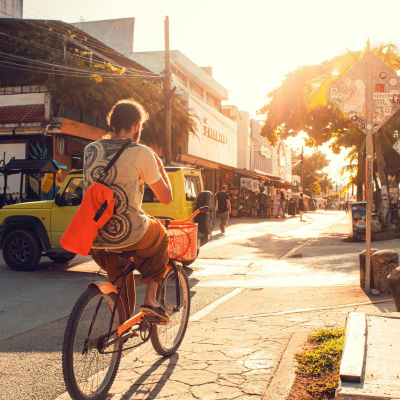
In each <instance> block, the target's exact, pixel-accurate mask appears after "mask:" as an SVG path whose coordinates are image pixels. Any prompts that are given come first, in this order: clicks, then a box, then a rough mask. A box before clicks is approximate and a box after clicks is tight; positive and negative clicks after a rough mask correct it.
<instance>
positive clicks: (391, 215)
mask: <svg viewBox="0 0 400 400" xmlns="http://www.w3.org/2000/svg"><path fill="white" fill-rule="evenodd" d="M398 219H399V210H398V208H392V209H391V210H389V211H388V213H387V214H386V222H387V223H389V224H392V223H393V222H394V221H397V220H398Z"/></svg>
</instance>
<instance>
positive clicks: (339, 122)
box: [258, 62, 348, 147]
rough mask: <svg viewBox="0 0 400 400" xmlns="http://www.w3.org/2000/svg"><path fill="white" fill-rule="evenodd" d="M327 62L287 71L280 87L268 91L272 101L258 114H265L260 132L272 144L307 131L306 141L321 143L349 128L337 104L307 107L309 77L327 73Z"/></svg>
mask: <svg viewBox="0 0 400 400" xmlns="http://www.w3.org/2000/svg"><path fill="white" fill-rule="evenodd" d="M328 64H329V63H328V62H323V63H321V64H320V65H314V66H304V67H300V68H297V69H296V70H295V71H293V72H290V73H289V74H288V75H286V78H285V80H284V81H283V82H282V85H281V86H280V87H279V88H277V89H275V90H273V91H272V92H270V93H269V94H268V97H269V98H270V99H271V101H270V102H269V103H268V104H266V105H265V106H264V107H262V108H261V109H260V110H259V111H258V114H259V115H263V116H265V118H266V119H265V122H264V125H263V127H262V131H261V135H262V136H265V137H267V139H268V140H269V141H270V142H271V144H273V145H275V144H276V143H277V141H278V140H280V139H281V140H284V139H287V138H288V137H295V136H297V135H298V134H300V133H301V132H306V133H307V135H308V137H309V139H308V140H307V142H306V145H308V146H310V147H318V146H320V145H322V144H323V143H325V142H327V141H329V140H330V139H332V137H335V136H339V135H340V133H341V132H342V131H343V130H347V129H348V124H347V122H346V121H345V120H344V119H343V117H342V116H341V114H340V113H338V112H337V111H336V110H335V109H334V107H330V106H328V107H320V108H318V109H316V110H311V111H310V110H307V104H306V102H305V99H304V88H305V87H306V85H307V82H309V81H310V80H312V79H316V78H317V77H318V76H321V75H325V74H327V73H328V71H329V65H328Z"/></svg>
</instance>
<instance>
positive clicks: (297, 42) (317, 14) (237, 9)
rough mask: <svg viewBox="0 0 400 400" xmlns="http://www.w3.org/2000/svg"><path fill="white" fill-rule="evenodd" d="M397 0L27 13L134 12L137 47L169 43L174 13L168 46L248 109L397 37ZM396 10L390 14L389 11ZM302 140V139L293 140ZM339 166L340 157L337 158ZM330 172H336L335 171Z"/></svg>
mask: <svg viewBox="0 0 400 400" xmlns="http://www.w3.org/2000/svg"><path fill="white" fill-rule="evenodd" d="M399 13H400V1H399V0H387V1H385V2H382V3H380V2H377V1H372V0H350V1H349V0H336V1H321V0H303V1H299V0H286V1H272V0H247V1H245V2H243V1H239V0H201V1H199V0H190V1H188V0H141V1H137V0H117V1H108V0H84V1H83V0H68V1H64V0H63V1H62V0H24V17H25V18H37V19H39V18H44V19H45V18H54V19H58V20H62V21H64V22H77V21H78V20H79V18H80V17H83V18H84V19H85V20H86V21H97V20H103V19H116V18H127V17H134V18H135V38H134V51H156V50H163V49H164V19H165V16H166V15H168V16H169V19H170V46H171V50H180V51H181V52H182V53H183V54H185V55H186V56H187V57H188V58H190V59H191V60H192V61H193V62H194V63H196V64H197V65H199V66H200V67H205V66H211V67H212V68H213V77H214V79H216V80H217V81H218V82H219V83H220V84H221V85H222V86H224V87H225V88H226V89H228V92H229V100H228V101H227V104H235V105H236V106H237V107H238V108H239V109H240V110H246V111H248V112H250V114H251V116H252V117H253V118H255V119H257V120H258V119H260V117H259V116H257V115H256V111H257V110H258V109H260V108H261V107H262V106H263V105H264V104H265V103H267V102H268V99H267V94H268V93H269V92H270V91H272V90H273V89H275V88H277V87H279V86H280V84H281V82H282V80H283V79H284V78H285V75H286V74H287V73H288V72H290V71H293V70H295V69H296V68H297V67H299V66H302V65H313V64H318V63H319V62H321V61H324V60H327V59H331V58H333V57H335V56H337V55H340V54H342V53H343V52H345V51H346V49H350V50H361V49H362V48H364V46H365V43H366V41H367V39H368V38H370V40H371V43H372V44H374V43H378V42H395V41H396V39H397V37H398V27H397V23H396V19H395V16H396V15H398V14H399ZM391 16H393V17H391ZM290 142H291V145H293V146H294V147H298V146H300V147H301V140H297V141H296V140H295V141H293V140H291V141H290ZM322 150H323V151H324V152H326V153H327V156H328V158H331V159H332V163H331V164H332V165H331V168H330V170H338V169H339V167H340V164H343V163H344V161H343V157H333V155H332V153H331V152H330V151H328V150H327V149H326V146H324V148H323V149H322ZM330 176H331V178H334V177H333V173H332V172H330Z"/></svg>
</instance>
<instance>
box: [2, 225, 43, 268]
mask: <svg viewBox="0 0 400 400" xmlns="http://www.w3.org/2000/svg"><path fill="white" fill-rule="evenodd" d="M2 252H3V258H4V261H5V262H6V264H7V265H8V266H9V267H10V268H11V269H12V270H14V271H30V270H31V269H33V268H35V267H36V266H37V265H38V264H39V261H40V258H41V256H42V245H41V243H40V241H39V238H38V237H37V236H36V234H35V233H34V232H31V231H26V230H16V231H14V232H12V233H10V234H9V235H8V236H7V237H6V238H5V240H4V243H3V248H2Z"/></svg>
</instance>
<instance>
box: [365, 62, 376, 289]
mask: <svg viewBox="0 0 400 400" xmlns="http://www.w3.org/2000/svg"><path fill="white" fill-rule="evenodd" d="M365 100H366V101H365V103H366V108H367V113H366V117H367V121H366V122H367V160H366V161H367V170H366V188H365V192H366V200H367V209H366V224H367V225H366V239H365V242H366V263H365V293H366V294H369V293H370V291H371V287H370V281H371V217H372V176H373V173H372V172H373V154H374V153H373V141H372V71H371V59H370V58H368V60H367V85H366V99H365Z"/></svg>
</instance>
